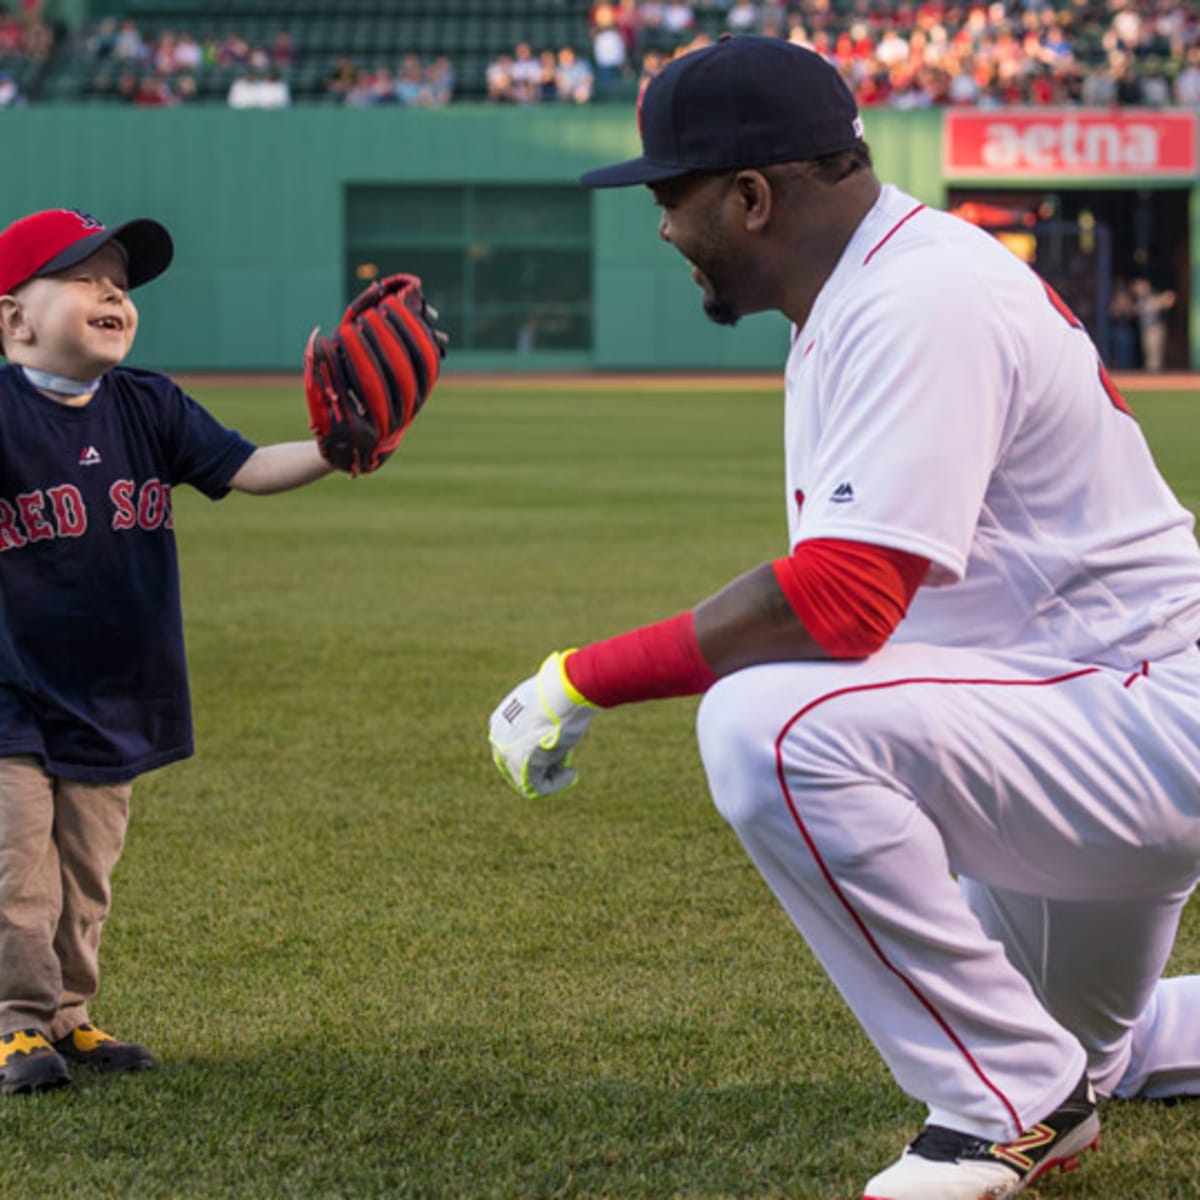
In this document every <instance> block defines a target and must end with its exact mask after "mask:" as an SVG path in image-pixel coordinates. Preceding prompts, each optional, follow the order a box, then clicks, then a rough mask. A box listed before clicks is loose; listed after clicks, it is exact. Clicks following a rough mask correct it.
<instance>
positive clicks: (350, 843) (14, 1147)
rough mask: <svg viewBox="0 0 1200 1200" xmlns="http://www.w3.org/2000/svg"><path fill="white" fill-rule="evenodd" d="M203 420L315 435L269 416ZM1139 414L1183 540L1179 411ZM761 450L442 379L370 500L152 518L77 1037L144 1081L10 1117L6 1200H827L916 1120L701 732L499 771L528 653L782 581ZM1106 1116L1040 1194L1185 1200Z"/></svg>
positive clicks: (727, 408) (776, 506) (263, 504)
mask: <svg viewBox="0 0 1200 1200" xmlns="http://www.w3.org/2000/svg"><path fill="white" fill-rule="evenodd" d="M196 394H197V395H198V396H199V398H201V399H202V400H203V401H205V402H206V403H207V404H208V405H209V406H210V407H211V408H212V409H213V410H214V411H215V412H217V413H218V415H220V416H221V417H222V418H223V419H224V420H226V421H227V422H228V423H229V424H232V425H234V426H235V427H237V428H240V429H241V430H242V431H243V432H245V433H246V434H247V435H248V436H250V437H252V438H254V439H255V440H258V441H271V440H279V439H285V438H293V437H302V436H305V434H306V428H305V427H306V421H305V418H304V415H303V402H302V400H301V398H300V396H299V392H298V390H297V389H289V388H283V387H279V386H267V385H263V386H259V387H256V388H246V387H236V386H232V385H206V386H203V387H198V388H197V389H196ZM1131 399H1132V400H1133V402H1134V404H1135V407H1136V410H1137V412H1138V415H1139V417H1140V419H1141V420H1142V422H1143V424H1144V427H1145V429H1146V431H1147V433H1148V436H1149V437H1150V439H1151V441H1152V443H1153V444H1154V445H1155V447H1156V448H1157V450H1158V451H1159V453H1160V459H1161V462H1162V464H1163V466H1164V469H1165V470H1166V472H1167V474H1168V476H1169V477H1170V479H1171V480H1172V482H1173V483H1174V485H1175V486H1176V488H1177V489H1178V491H1179V494H1180V495H1181V497H1182V498H1183V500H1184V501H1185V502H1186V503H1188V504H1189V505H1190V506H1193V507H1197V506H1200V466H1198V464H1200V396H1198V395H1188V394H1183V393H1159V394H1155V395H1142V396H1136V395H1135V396H1133V397H1131ZM780 423H781V402H780V399H779V396H778V394H777V393H776V392H775V391H774V390H770V391H767V390H748V391H737V390H730V391H718V390H711V389H705V390H691V389H688V388H686V387H683V388H679V389H677V390H652V391H651V390H643V389H641V388H640V387H639V386H638V385H636V384H633V383H629V384H624V385H621V386H616V387H614V386H602V385H599V384H581V385H579V386H577V387H575V388H571V389H560V390H555V389H554V388H553V387H549V386H546V385H539V386H536V387H529V388H522V387H519V386H512V385H508V386H504V387H498V388H496V389H494V390H487V389H484V388H482V387H480V386H478V385H473V386H470V387H465V386H460V387H456V386H455V385H454V383H453V381H450V380H447V381H446V382H445V383H444V385H443V388H442V390H441V392H440V394H439V395H438V396H437V397H436V399H435V400H434V402H433V403H432V404H431V407H430V409H429V411H428V412H427V413H426V414H424V415H423V416H422V419H421V421H420V423H419V424H418V425H417V426H416V427H415V428H414V429H413V431H412V432H411V434H410V435H409V437H408V438H407V439H406V441H405V442H404V444H403V445H402V446H401V448H400V450H399V451H398V453H397V455H396V457H395V458H394V459H393V460H392V462H391V463H389V464H388V466H387V467H386V468H385V469H384V470H383V471H382V472H381V473H380V474H378V475H375V476H372V477H370V478H366V479H360V480H354V481H350V480H347V479H345V478H342V477H339V478H332V479H328V480H325V481H322V482H321V483H319V484H317V485H315V486H314V487H312V488H309V489H307V490H305V491H302V492H297V493H293V494H289V495H284V496H276V497H267V498H253V497H245V496H233V497H230V498H229V499H227V500H225V501H223V502H222V503H220V504H217V505H214V504H211V503H209V502H208V501H207V500H204V499H203V498H202V497H200V496H199V495H198V494H197V493H195V492H192V491H190V490H188V489H180V491H179V493H178V494H177V496H176V526H177V529H178V536H179V541H180V546H181V553H182V559H183V572H184V597H185V605H186V612H187V627H188V644H189V653H190V661H191V667H192V684H193V694H194V701H195V709H196V725H197V737H198V753H197V755H196V757H195V758H194V759H193V760H191V761H189V762H187V763H183V764H179V765H176V766H173V767H170V768H168V769H166V770H164V771H161V772H159V773H158V774H156V775H153V776H150V777H148V778H147V779H145V780H143V781H142V782H141V783H140V784H139V785H138V787H137V788H136V790H135V794H134V809H135V816H134V821H133V824H132V828H131V832H130V841H129V845H128V849H127V852H126V855H125V858H124V859H123V861H122V863H121V865H120V868H119V870H118V874H117V879H116V903H115V907H114V912H113V916H112V919H111V920H110V923H109V926H108V930H107V933H106V941H105V954H104V959H103V962H104V969H105V973H104V978H103V981H102V989H101V995H100V998H99V1000H98V1001H97V1003H96V1005H95V1007H94V1014H95V1016H96V1017H97V1019H98V1020H99V1021H100V1022H101V1023H102V1024H104V1025H105V1026H106V1027H108V1028H110V1029H112V1030H114V1031H115V1032H118V1033H120V1034H123V1035H126V1036H131V1037H137V1038H139V1039H141V1040H144V1041H146V1042H147V1043H148V1044H149V1045H150V1046H151V1047H152V1048H153V1049H154V1051H155V1052H156V1054H157V1056H158V1059H159V1063H160V1066H159V1069H158V1070H157V1071H156V1072H154V1073H152V1074H149V1075H144V1076H137V1077H131V1078H125V1079H107V1080H106V1079H95V1078H92V1079H88V1078H81V1079H80V1080H79V1083H78V1085H77V1086H76V1087H74V1088H72V1089H69V1090H67V1091H64V1092H61V1093H54V1094H50V1095H47V1096H41V1097H32V1098H27V1097H14V1098H6V1099H4V1101H3V1103H2V1104H0V1128H2V1129H3V1133H4V1137H5V1140H4V1142H3V1150H2V1154H3V1166H2V1167H0V1197H3V1198H5V1200H42V1198H46V1200H51V1198H54V1200H57V1198H59V1197H71V1198H72V1200H90V1198H93V1197H107V1198H113V1197H116V1198H130V1197H136V1198H139V1200H141V1198H147V1197H188V1198H191V1197H238V1198H240V1197H262V1198H276V1197H305V1198H307V1197H313V1198H315V1197H414V1198H416V1197H422V1198H424V1197H430V1198H434V1197H518V1198H520V1197H547V1198H548V1197H574V1198H583V1197H601V1196H604V1197H623V1198H629V1200H642V1198H651V1197H654V1198H658V1197H664V1198H669V1197H706V1198H709V1197H763V1198H765V1197H789V1198H792V1200H817V1198H824V1197H831V1198H833V1197H836V1198H840V1200H855V1198H856V1197H858V1196H859V1195H860V1194H861V1187H862V1184H863V1183H864V1182H865V1181H866V1179H867V1177H868V1176H869V1175H870V1174H872V1173H873V1172H874V1170H876V1169H877V1168H878V1167H880V1166H882V1165H883V1164H885V1163H887V1162H890V1161H891V1159H892V1158H894V1157H895V1155H896V1154H897V1153H898V1152H899V1150H900V1148H901V1146H902V1145H903V1143H904V1142H905V1140H906V1139H907V1138H908V1137H909V1136H910V1135H911V1134H912V1133H913V1132H914V1131H915V1129H916V1127H917V1125H918V1124H919V1122H920V1120H921V1117H922V1113H921V1110H920V1109H919V1108H918V1106H917V1105H915V1104H914V1103H912V1102H911V1101H909V1100H908V1099H907V1098H906V1097H904V1096H903V1094H902V1093H900V1091H899V1090H898V1089H897V1088H896V1087H895V1085H894V1084H893V1083H892V1082H891V1080H890V1078H889V1076H888V1075H887V1073H886V1071H885V1070H884V1068H883V1066H882V1064H881V1063H880V1062H879V1061H878V1059H877V1058H876V1056H875V1054H874V1052H873V1051H872V1049H871V1048H870V1046H869V1045H868V1044H867V1043H866V1040H865V1038H864V1037H863V1036H862V1035H861V1034H860V1032H859V1031H858V1028H857V1026H856V1025H855V1024H854V1023H853V1022H852V1020H851V1019H850V1018H849V1016H848V1015H847V1013H846V1011H845V1010H844V1008H843V1007H842V1004H841V1001H840V1000H839V998H838V997H837V995H836V994H835V992H834V990H833V988H832V987H831V985H830V984H829V983H828V982H827V981H826V980H825V978H824V976H823V974H822V973H821V971H820V970H819V969H818V968H817V967H816V965H815V963H814V960H813V959H812V957H811V955H810V954H809V952H808V950H807V948H806V946H805V945H804V943H803V941H802V940H801V939H800V937H799V935H797V934H796V933H794V931H793V930H792V928H791V926H790V924H789V923H788V922H787V920H786V919H785V918H784V917H783V915H782V913H781V911H780V910H778V909H777V907H776V905H775V902H774V901H773V900H772V898H771V897H770V895H769V893H768V892H767V890H766V887H765V885H764V884H763V883H762V882H761V880H760V879H759V877H758V875H757V873H756V872H755V871H754V869H753V868H752V867H751V865H750V864H749V862H748V860H747V859H746V858H745V856H744V854H743V853H742V851H741V849H740V847H739V846H738V844H737V842H736V839H735V837H734V835H733V834H732V832H731V831H729V830H728V829H727V828H726V827H725V826H724V824H723V823H722V821H721V819H720V818H719V816H718V815H717V814H716V813H715V811H714V810H713V808H712V806H711V803H710V801H709V799H708V796H707V791H706V788H705V784H704V780H703V777H702V773H701V769H700V765H699V761H698V758H697V755H696V752H695V746H694V741H693V734H692V723H693V717H694V713H695V707H696V705H695V702H694V701H675V702H670V703H664V704H659V705H646V706H635V707H631V708H628V709H620V710H617V711H614V712H612V713H609V714H605V715H604V716H603V718H602V719H601V720H599V721H598V722H597V725H596V727H595V728H594V729H593V731H592V733H591V735H590V736H589V739H588V742H587V743H586V744H585V746H584V747H583V749H582V750H581V752H580V755H579V765H580V767H581V774H582V782H581V784H580V786H579V787H577V788H576V789H574V791H572V792H571V793H568V796H567V797H566V798H558V799H554V800H548V801H546V802H543V803H529V802H523V801H519V800H518V799H517V798H516V797H515V796H513V795H512V794H510V793H509V792H508V791H507V790H506V789H504V788H503V786H502V785H501V783H500V781H499V778H498V777H497V776H496V774H495V771H494V768H493V766H492V763H491V760H490V757H489V754H488V750H487V744H486V734H485V727H486V721H487V717H488V714H489V713H490V711H491V709H492V707H493V706H494V705H495V703H496V702H497V701H498V700H499V699H500V698H501V697H502V696H503V694H504V693H505V691H506V690H507V689H508V687H509V686H510V685H511V684H513V683H515V682H516V681H517V680H519V679H521V678H523V677H524V676H525V675H527V674H529V673H531V672H532V671H533V670H534V669H535V668H536V666H537V664H538V662H539V661H540V659H541V657H542V656H543V655H544V654H545V653H546V652H547V651H549V650H551V649H555V648H559V647H562V646H566V645H570V644H573V643H576V642H578V641H580V640H592V639H594V638H596V637H600V636H603V635H607V634H610V633H615V632H618V631H620V630H622V629H624V628H626V627H628V626H630V625H634V624H640V623H642V622H645V621H648V620H651V619H654V618H658V617H663V616H668V615H670V614H671V613H673V612H676V611H678V610H679V609H681V608H683V607H685V606H688V605H690V604H692V603H694V602H695V601H697V600H698V599H700V598H701V597H703V596H705V595H707V594H709V593H710V592H712V591H713V590H715V589H716V588H717V587H719V586H720V585H722V584H723V583H724V582H726V581H727V580H728V579H729V578H730V577H732V576H733V575H735V574H737V573H740V572H741V571H742V570H744V569H747V568H749V567H750V566H753V565H754V564H756V563H758V562H759V561H761V560H763V559H765V558H768V557H774V556H777V555H778V554H780V553H782V552H783V551H784V550H785V548H786V546H785V543H786V529H785V525H784V511H783V502H782V452H781V449H780V437H779V433H780ZM1065 452H1066V451H1065ZM1174 966H1175V967H1176V968H1177V969H1187V970H1200V918H1198V916H1197V914H1196V913H1195V912H1193V913H1192V914H1191V916H1190V918H1189V919H1188V920H1187V922H1186V924H1185V928H1184V932H1183V936H1182V939H1181V941H1180V944H1179V947H1178V951H1177V955H1176V960H1175V963H1174ZM1104 1121H1105V1135H1104V1143H1103V1147H1102V1150H1103V1153H1102V1155H1101V1157H1100V1158H1098V1159H1094V1160H1093V1161H1091V1162H1089V1163H1088V1165H1087V1167H1086V1169H1083V1170H1080V1171H1079V1172H1076V1173H1075V1174H1073V1175H1069V1176H1060V1177H1057V1178H1056V1179H1054V1180H1052V1181H1050V1182H1048V1183H1046V1184H1045V1185H1043V1186H1042V1187H1041V1188H1039V1189H1038V1192H1037V1194H1038V1195H1039V1196H1044V1197H1055V1198H1067V1197H1071V1198H1077V1200H1082V1198H1084V1197H1088V1198H1093V1200H1099V1198H1101V1197H1103V1198H1104V1200H1185V1198H1188V1197H1200V1137H1198V1134H1200V1104H1195V1105H1189V1104H1185V1105H1179V1106H1176V1107H1169V1108H1168V1107H1162V1106H1152V1105H1145V1104H1129V1105H1124V1106H1109V1107H1108V1108H1107V1109H1106V1112H1105V1116H1104Z"/></svg>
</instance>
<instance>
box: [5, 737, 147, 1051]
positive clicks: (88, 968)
mask: <svg viewBox="0 0 1200 1200" xmlns="http://www.w3.org/2000/svg"><path fill="white" fill-rule="evenodd" d="M131 791H132V784H130V783H117V784H98V783H76V782H73V781H72V780H69V779H56V778H54V777H53V776H50V775H47V774H46V772H45V770H44V769H43V768H42V765H41V763H40V762H39V761H38V759H36V758H33V757H31V756H24V755H22V756H11V757H6V758H0V1035H3V1034H6V1033H11V1032H12V1031H13V1030H16V1029H40V1030H41V1031H42V1032H43V1033H45V1034H46V1036H47V1037H49V1038H50V1039H51V1040H56V1039H58V1038H61V1037H65V1036H66V1035H67V1034H68V1033H69V1032H70V1031H71V1030H72V1029H74V1028H75V1027H76V1026H77V1025H81V1024H83V1023H84V1022H85V1021H87V1020H88V1012H87V1002H88V1000H89V999H90V998H91V997H92V996H94V995H95V994H96V988H97V985H98V982H99V974H100V971H99V949H100V931H101V929H102V927H103V925H104V919H105V917H107V916H108V910H109V905H110V903H111V900H112V891H111V887H110V879H111V877H112V872H113V868H114V867H115V866H116V865H117V860H118V859H119V858H120V856H121V848H122V847H123V845H124V843H125V829H126V826H127V825H128V823H129V795H130V792H131Z"/></svg>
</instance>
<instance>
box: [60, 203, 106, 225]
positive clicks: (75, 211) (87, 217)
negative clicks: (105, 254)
mask: <svg viewBox="0 0 1200 1200" xmlns="http://www.w3.org/2000/svg"><path fill="white" fill-rule="evenodd" d="M59 212H65V213H70V214H71V216H73V217H78V218H79V224H80V225H82V226H83V228H84V229H92V230H96V229H103V228H104V222H103V221H97V220H96V218H95V217H93V216H92V214H91V213H85V212H84V211H83V209H81V208H61V209H59Z"/></svg>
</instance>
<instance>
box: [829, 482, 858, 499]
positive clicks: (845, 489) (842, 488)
mask: <svg viewBox="0 0 1200 1200" xmlns="http://www.w3.org/2000/svg"><path fill="white" fill-rule="evenodd" d="M829 498H830V500H832V501H833V502H834V504H849V503H850V501H851V500H853V499H854V487H853V485H852V484H849V483H839V484H838V485H837V487H835V488H834V489H833V495H832V496H830V497H829Z"/></svg>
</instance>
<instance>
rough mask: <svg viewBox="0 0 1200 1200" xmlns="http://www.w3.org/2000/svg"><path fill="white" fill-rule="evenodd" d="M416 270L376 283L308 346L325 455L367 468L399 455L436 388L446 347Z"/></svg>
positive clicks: (315, 423) (309, 389)
mask: <svg viewBox="0 0 1200 1200" xmlns="http://www.w3.org/2000/svg"><path fill="white" fill-rule="evenodd" d="M436 319H437V312H436V311H435V310H434V309H432V308H430V307H429V305H428V304H426V303H425V298H424V296H423V295H422V294H421V281H420V280H419V279H418V278H417V277H416V276H415V275H392V276H389V277H388V278H387V279H384V280H381V281H380V282H379V283H373V284H372V285H371V286H370V287H369V288H367V289H366V290H365V291H364V292H362V293H360V294H359V296H358V297H357V298H356V299H355V300H354V302H353V303H352V304H351V305H350V306H349V308H347V309H346V312H345V314H344V315H343V317H342V320H341V323H340V324H339V325H338V327H337V329H335V330H334V331H333V333H331V334H330V335H329V336H328V337H318V336H317V330H316V329H314V330H313V331H312V334H311V335H310V336H309V339H308V345H307V347H305V351H304V393H305V397H306V398H307V400H308V415H309V424H310V427H311V429H312V431H313V433H314V434H316V437H317V445H318V446H319V447H320V450H321V454H322V456H323V457H324V458H325V460H326V461H327V462H328V463H329V464H330V465H331V466H333V467H336V468H337V469H338V470H339V471H347V472H349V473H350V474H351V475H366V474H368V473H369V472H371V471H375V470H377V469H378V468H379V467H381V466H383V464H384V463H385V462H386V461H387V460H388V458H389V457H391V454H392V452H393V451H394V450H395V449H396V447H397V445H398V444H399V442H400V438H401V437H402V436H403V434H404V431H405V430H406V429H407V428H408V426H409V425H410V424H411V423H412V421H413V419H414V418H415V417H416V415H417V413H419V412H420V411H421V407H422V406H423V405H424V403H425V401H426V400H427V399H428V397H429V393H430V392H431V391H432V390H433V385H434V384H435V383H436V382H437V378H438V374H439V373H440V370H441V362H442V358H443V357H444V356H445V353H446V335H445V334H444V333H442V332H441V330H439V329H438V328H437V327H436V326H435V325H434V321H435V320H436Z"/></svg>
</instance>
